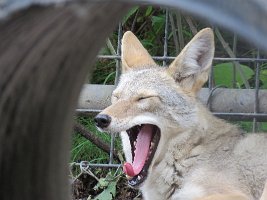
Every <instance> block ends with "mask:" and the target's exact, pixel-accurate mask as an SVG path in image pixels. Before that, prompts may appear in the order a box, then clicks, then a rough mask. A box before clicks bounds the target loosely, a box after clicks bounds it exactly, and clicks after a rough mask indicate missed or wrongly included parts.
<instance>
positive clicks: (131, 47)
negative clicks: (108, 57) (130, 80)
mask: <svg viewBox="0 0 267 200" xmlns="http://www.w3.org/2000/svg"><path fill="white" fill-rule="evenodd" d="M121 61H122V72H123V73H124V72H126V71H127V70H129V69H132V68H138V67H143V66H150V65H152V66H153V65H156V63H155V62H154V60H153V59H152V57H151V56H150V55H149V53H148V52H147V50H146V49H145V48H144V47H143V45H142V44H141V42H140V41H139V40H138V39H137V37H136V36H135V35H134V34H133V33H132V32H131V31H127V32H126V33H124V35H123V38H122V45H121Z"/></svg>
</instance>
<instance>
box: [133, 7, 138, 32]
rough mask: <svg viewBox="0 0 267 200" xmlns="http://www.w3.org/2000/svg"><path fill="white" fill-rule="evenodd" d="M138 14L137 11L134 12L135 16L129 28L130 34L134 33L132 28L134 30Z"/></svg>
mask: <svg viewBox="0 0 267 200" xmlns="http://www.w3.org/2000/svg"><path fill="white" fill-rule="evenodd" d="M138 14H139V9H138V10H137V11H136V13H135V16H134V20H133V23H132V26H131V31H132V32H134V28H135V24H136V21H137V16H138Z"/></svg>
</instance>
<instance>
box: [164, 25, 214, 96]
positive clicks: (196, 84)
mask: <svg viewBox="0 0 267 200" xmlns="http://www.w3.org/2000/svg"><path fill="white" fill-rule="evenodd" d="M213 56H214V35H213V31H212V29H210V28H206V29H203V30H201V31H200V32H198V33H197V34H196V35H195V37H194V38H193V39H192V40H191V41H190V42H189V43H188V44H187V45H186V46H185V48H184V49H183V50H182V52H181V53H180V54H179V55H178V56H177V57H176V58H175V60H174V61H173V62H172V64H171V65H170V67H169V68H168V72H169V74H171V75H172V76H173V77H174V79H175V81H176V82H178V83H179V84H180V85H181V87H182V88H184V89H185V90H187V91H189V92H193V93H196V92H198V90H200V88H201V87H202V86H203V84H204V83H205V82H206V81H207V80H208V76H209V71H210V67H211V64H212V59H213Z"/></svg>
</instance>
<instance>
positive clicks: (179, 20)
mask: <svg viewBox="0 0 267 200" xmlns="http://www.w3.org/2000/svg"><path fill="white" fill-rule="evenodd" d="M176 23H177V32H178V38H179V43H180V49H179V51H181V50H182V49H183V48H184V35H183V26H182V16H181V13H180V12H179V11H177V12H176Z"/></svg>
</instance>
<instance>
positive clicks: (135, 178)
mask: <svg viewBox="0 0 267 200" xmlns="http://www.w3.org/2000/svg"><path fill="white" fill-rule="evenodd" d="M126 132H127V134H128V135H129V139H130V144H131V152H132V163H129V162H126V163H125V164H124V165H123V171H124V173H125V174H126V175H127V177H128V183H129V185H130V186H133V187H137V186H138V185H140V184H141V183H142V182H143V181H144V180H145V179H146V177H147V172H148V168H149V166H150V164H151V161H152V159H153V157H154V154H155V152H156V150H157V146H158V143H159V140H160V129H159V128H158V127H157V126H156V125H152V124H142V125H137V126H134V127H132V128H130V129H128V130H127V131H126Z"/></svg>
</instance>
